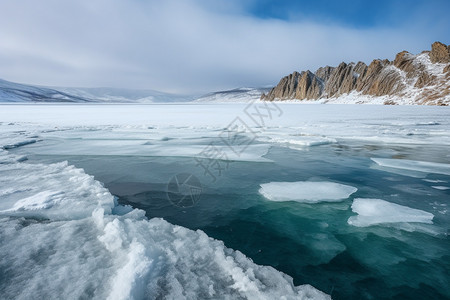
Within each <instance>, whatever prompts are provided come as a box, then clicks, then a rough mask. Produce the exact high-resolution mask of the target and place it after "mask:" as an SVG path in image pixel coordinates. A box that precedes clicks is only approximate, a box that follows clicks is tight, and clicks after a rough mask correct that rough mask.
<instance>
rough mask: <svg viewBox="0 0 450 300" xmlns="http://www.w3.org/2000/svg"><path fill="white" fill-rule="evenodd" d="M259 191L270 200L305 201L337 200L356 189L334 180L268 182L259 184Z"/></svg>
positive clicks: (347, 195)
mask: <svg viewBox="0 0 450 300" xmlns="http://www.w3.org/2000/svg"><path fill="white" fill-rule="evenodd" d="M260 186H261V189H260V190H259V193H260V194H261V195H263V196H264V197H266V198H267V199H268V200H271V201H297V202H305V203H317V202H324V201H325V202H337V201H342V200H344V199H347V198H348V197H349V196H350V195H351V194H353V193H355V192H356V191H357V190H358V189H357V188H355V187H352V186H349V185H345V184H340V183H335V182H327V181H323V182H312V181H297V182H270V183H263V184H261V185H260Z"/></svg>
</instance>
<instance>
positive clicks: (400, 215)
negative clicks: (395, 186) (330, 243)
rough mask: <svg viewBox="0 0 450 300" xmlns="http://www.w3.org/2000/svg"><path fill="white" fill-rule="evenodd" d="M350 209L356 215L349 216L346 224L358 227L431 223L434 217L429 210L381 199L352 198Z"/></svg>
mask: <svg viewBox="0 0 450 300" xmlns="http://www.w3.org/2000/svg"><path fill="white" fill-rule="evenodd" d="M352 210H353V212H355V213H357V214H358V215H357V216H352V217H350V218H349V219H348V224H350V225H353V226H358V227H367V226H372V225H378V224H386V223H387V224H389V223H404V222H406V223H408V222H411V223H426V224H432V223H433V221H432V220H433V217H434V216H433V214H431V213H429V212H426V211H423V210H419V209H414V208H410V207H407V206H403V205H399V204H395V203H390V202H388V201H385V200H381V199H362V198H357V199H355V200H353V204H352Z"/></svg>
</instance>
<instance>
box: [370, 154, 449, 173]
mask: <svg viewBox="0 0 450 300" xmlns="http://www.w3.org/2000/svg"><path fill="white" fill-rule="evenodd" d="M371 159H372V160H373V161H374V162H375V163H376V164H378V165H379V166H382V167H387V168H394V169H402V170H410V171H416V172H423V173H434V174H443V175H450V164H443V163H434V162H426V161H417V160H408V159H391V158H371Z"/></svg>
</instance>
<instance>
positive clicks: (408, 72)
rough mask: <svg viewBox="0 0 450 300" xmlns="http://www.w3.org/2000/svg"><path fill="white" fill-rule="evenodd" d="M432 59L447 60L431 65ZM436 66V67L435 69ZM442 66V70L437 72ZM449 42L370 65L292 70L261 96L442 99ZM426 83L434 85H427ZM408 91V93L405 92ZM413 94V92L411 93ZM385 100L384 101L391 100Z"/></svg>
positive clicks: (449, 74) (449, 76)
mask: <svg viewBox="0 0 450 300" xmlns="http://www.w3.org/2000/svg"><path fill="white" fill-rule="evenodd" d="M435 63H446V64H448V65H447V66H445V67H442V65H440V66H439V65H438V66H432V65H431V64H435ZM436 68H437V69H436ZM439 68H442V70H443V74H442V75H439V74H440V73H439V72H440V71H439V72H438V73H439V74H438V73H436V70H438V69H439ZM449 81H450V46H446V45H444V44H442V43H439V42H435V43H434V44H433V45H432V50H431V51H424V52H422V53H421V54H419V55H413V54H411V53H409V52H407V51H402V52H400V53H398V54H397V55H396V57H395V59H394V60H393V61H389V60H387V59H385V60H380V59H375V60H373V61H372V62H371V63H370V65H369V66H367V65H366V64H365V63H363V62H358V63H357V64H356V65H355V64H354V63H350V64H346V63H344V62H343V63H341V64H339V66H337V67H335V68H334V67H330V66H326V67H321V68H319V69H318V70H317V71H316V72H315V73H312V72H310V71H306V72H300V73H298V72H294V73H292V74H290V75H289V76H286V77H283V78H282V79H281V80H280V82H279V83H278V85H277V86H276V87H274V88H273V89H272V90H271V91H270V92H269V93H268V94H267V95H262V96H261V99H262V100H268V101H272V100H274V99H279V100H283V99H299V100H303V99H319V98H333V97H339V96H340V95H343V94H347V93H351V92H354V91H355V92H358V93H360V94H362V95H371V96H398V97H404V96H405V95H408V96H409V97H415V99H416V100H415V101H417V102H416V103H419V104H435V105H438V104H439V103H443V102H442V101H444V102H445V101H448V100H445V99H447V98H448V95H449V94H450V82H449ZM429 87H433V89H430V88H429ZM408 93H409V94H408ZM411 95H412V96H411ZM446 97H447V98H446ZM442 99H444V100H442ZM391 102H392V100H386V104H393V103H394V102H392V103H391Z"/></svg>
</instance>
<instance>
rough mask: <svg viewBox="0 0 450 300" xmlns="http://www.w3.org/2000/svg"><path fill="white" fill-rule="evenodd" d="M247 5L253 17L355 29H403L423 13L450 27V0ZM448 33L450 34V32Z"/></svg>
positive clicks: (292, 0)
mask: <svg viewBox="0 0 450 300" xmlns="http://www.w3.org/2000/svg"><path fill="white" fill-rule="evenodd" d="M244 6H245V7H246V8H245V10H246V11H247V12H248V13H249V14H250V15H253V16H256V17H259V18H275V19H281V20H287V21H299V20H305V19H306V20H313V21H319V22H332V23H337V24H341V25H345V26H348V27H354V28H373V27H383V26H384V27H389V26H399V25H401V24H402V23H409V22H411V21H413V19H414V17H416V16H417V15H418V16H420V15H421V14H423V13H426V14H427V15H428V16H429V17H430V21H431V20H433V21H439V20H441V21H443V24H444V23H445V24H447V25H450V22H449V21H448V12H449V11H450V1H448V0H434V1H433V0H430V1H424V0H377V1H370V0H352V1H330V0H309V1H308V0H279V1H273V0H272V1H271V0H259V1H247V2H246V3H245V4H244ZM436 19H437V20H436ZM449 27H450V26H447V28H449ZM447 32H448V33H450V29H448V30H447Z"/></svg>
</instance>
